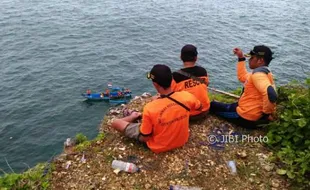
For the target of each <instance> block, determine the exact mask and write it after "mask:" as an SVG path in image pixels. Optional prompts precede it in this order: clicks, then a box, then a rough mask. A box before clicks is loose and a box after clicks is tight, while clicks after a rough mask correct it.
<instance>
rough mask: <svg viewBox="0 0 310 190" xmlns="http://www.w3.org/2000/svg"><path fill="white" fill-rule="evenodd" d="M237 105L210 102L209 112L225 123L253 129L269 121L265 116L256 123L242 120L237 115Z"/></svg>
mask: <svg viewBox="0 0 310 190" xmlns="http://www.w3.org/2000/svg"><path fill="white" fill-rule="evenodd" d="M237 107H238V103H237V102H236V103H232V104H226V103H221V102H216V101H212V102H211V105H210V112H211V113H214V114H215V115H218V116H220V117H223V118H224V119H226V120H227V121H229V122H231V123H234V124H236V125H238V126H241V127H244V128H248V129H254V128H257V127H259V126H258V125H263V124H267V123H268V122H269V121H268V119H267V118H266V116H263V117H262V118H261V119H259V120H257V121H250V120H247V119H244V118H242V117H241V116H240V115H239V114H238V113H237V110H236V109H237Z"/></svg>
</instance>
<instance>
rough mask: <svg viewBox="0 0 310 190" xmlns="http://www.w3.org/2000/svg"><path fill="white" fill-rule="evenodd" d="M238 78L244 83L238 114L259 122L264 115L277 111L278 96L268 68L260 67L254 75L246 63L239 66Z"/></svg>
mask: <svg viewBox="0 0 310 190" xmlns="http://www.w3.org/2000/svg"><path fill="white" fill-rule="evenodd" d="M237 76H238V79H239V81H240V82H242V83H243V93H242V95H241V97H240V99H239V102H238V107H237V113H238V114H239V115H240V116H241V117H242V118H244V119H247V120H250V121H256V120H259V119H260V118H261V117H262V116H263V114H271V113H273V112H274V111H275V105H276V104H275V102H276V100H277V94H276V91H275V84H274V81H273V76H272V73H271V71H270V70H269V68H268V67H267V66H263V67H258V68H256V69H254V70H253V72H252V73H248V72H247V70H246V63H245V61H240V62H238V64H237Z"/></svg>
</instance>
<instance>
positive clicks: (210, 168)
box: [51, 97, 289, 190]
mask: <svg viewBox="0 0 310 190" xmlns="http://www.w3.org/2000/svg"><path fill="white" fill-rule="evenodd" d="M148 101H150V99H149V98H142V97H137V98H135V99H134V100H133V101H132V102H131V103H129V104H128V105H126V106H125V105H123V106H119V107H116V108H112V109H110V111H109V113H108V114H107V115H106V116H105V117H104V119H103V121H102V124H101V126H100V129H99V132H100V133H104V135H105V137H104V139H103V140H97V141H92V143H91V145H90V146H89V147H88V148H87V149H85V150H84V151H83V152H79V151H74V149H73V151H72V150H71V151H65V152H64V153H63V154H62V155H60V156H59V157H58V158H57V159H55V161H54V165H55V170H54V171H53V173H52V180H51V185H52V189H57V190H61V189H81V190H82V189H83V190H86V189H87V190H88V189H94V190H95V189H117V190H118V189H130V190H131V189H136V190H140V189H153V190H155V189H160V190H161V189H163V190H164V189H169V186H170V185H182V186H187V187H197V188H201V189H222V190H225V189H227V190H230V189H240V190H241V189H242V190H244V189H262V190H264V189H270V190H271V189H272V190H275V189H289V183H288V182H287V179H286V178H284V177H282V176H279V175H278V174H277V173H276V169H277V166H276V165H274V164H272V163H270V162H269V157H270V156H271V155H272V152H271V151H270V150H269V149H268V148H267V147H265V146H264V144H263V143H259V142H250V141H251V140H248V141H247V140H245V142H240V141H241V140H240V138H241V136H242V138H243V137H244V136H248V137H259V136H260V135H261V136H262V137H263V136H264V131H259V130H255V131H246V130H243V129H241V128H239V127H236V126H233V125H231V124H229V123H227V122H225V121H224V120H221V119H219V118H217V117H215V116H212V115H209V116H208V117H207V118H206V119H204V120H202V121H199V122H193V123H191V124H190V138H189V141H188V143H187V144H186V145H185V146H184V147H182V148H179V149H176V150H173V151H170V152H166V153H160V154H155V153H152V152H151V151H150V150H148V149H147V148H145V147H144V146H143V145H142V144H140V143H138V142H136V141H134V140H129V139H127V138H125V137H123V136H122V135H121V134H119V133H118V132H116V131H115V130H113V129H111V127H110V123H111V120H112V119H113V118H117V117H121V116H122V110H123V109H124V108H125V107H128V108H131V109H135V110H140V111H141V110H142V108H143V105H144V104H145V103H146V102H148ZM210 135H214V136H216V137H219V136H222V135H233V136H234V137H236V138H237V136H238V140H239V141H238V142H236V140H233V141H234V142H230V143H221V142H216V143H215V144H214V143H213V141H210ZM208 139H209V140H208ZM254 140H255V139H254ZM256 140H257V139H256ZM252 141H253V140H252ZM83 154H84V158H85V159H86V160H84V161H83V160H81V158H82V157H83ZM114 159H117V160H123V161H128V162H131V163H135V164H136V165H137V166H138V167H139V168H140V169H141V171H140V172H137V173H132V174H131V173H125V172H120V173H115V172H114V171H113V169H112V167H111V163H112V161H113V160H114ZM230 160H232V161H235V163H236V166H237V173H235V174H234V173H232V172H231V170H230V169H229V168H228V166H227V162H228V161H230ZM68 163H69V164H70V165H69V167H68Z"/></svg>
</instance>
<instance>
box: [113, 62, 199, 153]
mask: <svg viewBox="0 0 310 190" xmlns="http://www.w3.org/2000/svg"><path fill="white" fill-rule="evenodd" d="M147 78H148V79H151V80H152V82H153V86H154V88H155V89H156V90H157V92H158V93H159V94H160V97H159V98H157V99H156V100H153V101H152V102H149V103H148V104H146V105H145V107H144V108H143V113H142V123H141V124H140V123H134V122H133V121H134V120H135V119H137V118H138V117H140V116H141V113H138V112H132V113H131V114H130V115H129V116H127V117H124V118H120V119H116V120H114V121H113V122H112V127H113V128H114V129H116V130H118V131H119V132H122V133H123V134H124V135H125V136H126V137H129V138H133V139H136V140H139V141H142V142H146V144H147V146H148V148H150V149H151V150H152V151H153V152H155V153H160V152H165V151H169V150H172V149H175V148H179V147H182V146H183V145H184V144H185V143H186V142H187V140H188V137H189V115H190V111H192V110H198V111H199V110H200V109H201V108H202V104H201V103H200V101H199V100H198V99H197V98H196V97H195V96H194V95H192V94H191V93H189V92H186V91H182V92H174V91H173V90H172V89H171V87H170V85H171V81H172V73H171V70H170V68H169V67H168V66H166V65H160V64H158V65H155V66H154V67H153V68H152V70H151V71H150V72H149V73H148V75H147Z"/></svg>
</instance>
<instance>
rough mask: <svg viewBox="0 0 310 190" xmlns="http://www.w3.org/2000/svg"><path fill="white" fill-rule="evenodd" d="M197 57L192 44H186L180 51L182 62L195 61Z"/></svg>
mask: <svg viewBox="0 0 310 190" xmlns="http://www.w3.org/2000/svg"><path fill="white" fill-rule="evenodd" d="M197 55H198V52H197V48H196V47H195V46H194V45H192V44H187V45H185V46H184V47H183V48H182V49H181V59H182V61H195V57H196V56H197Z"/></svg>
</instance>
